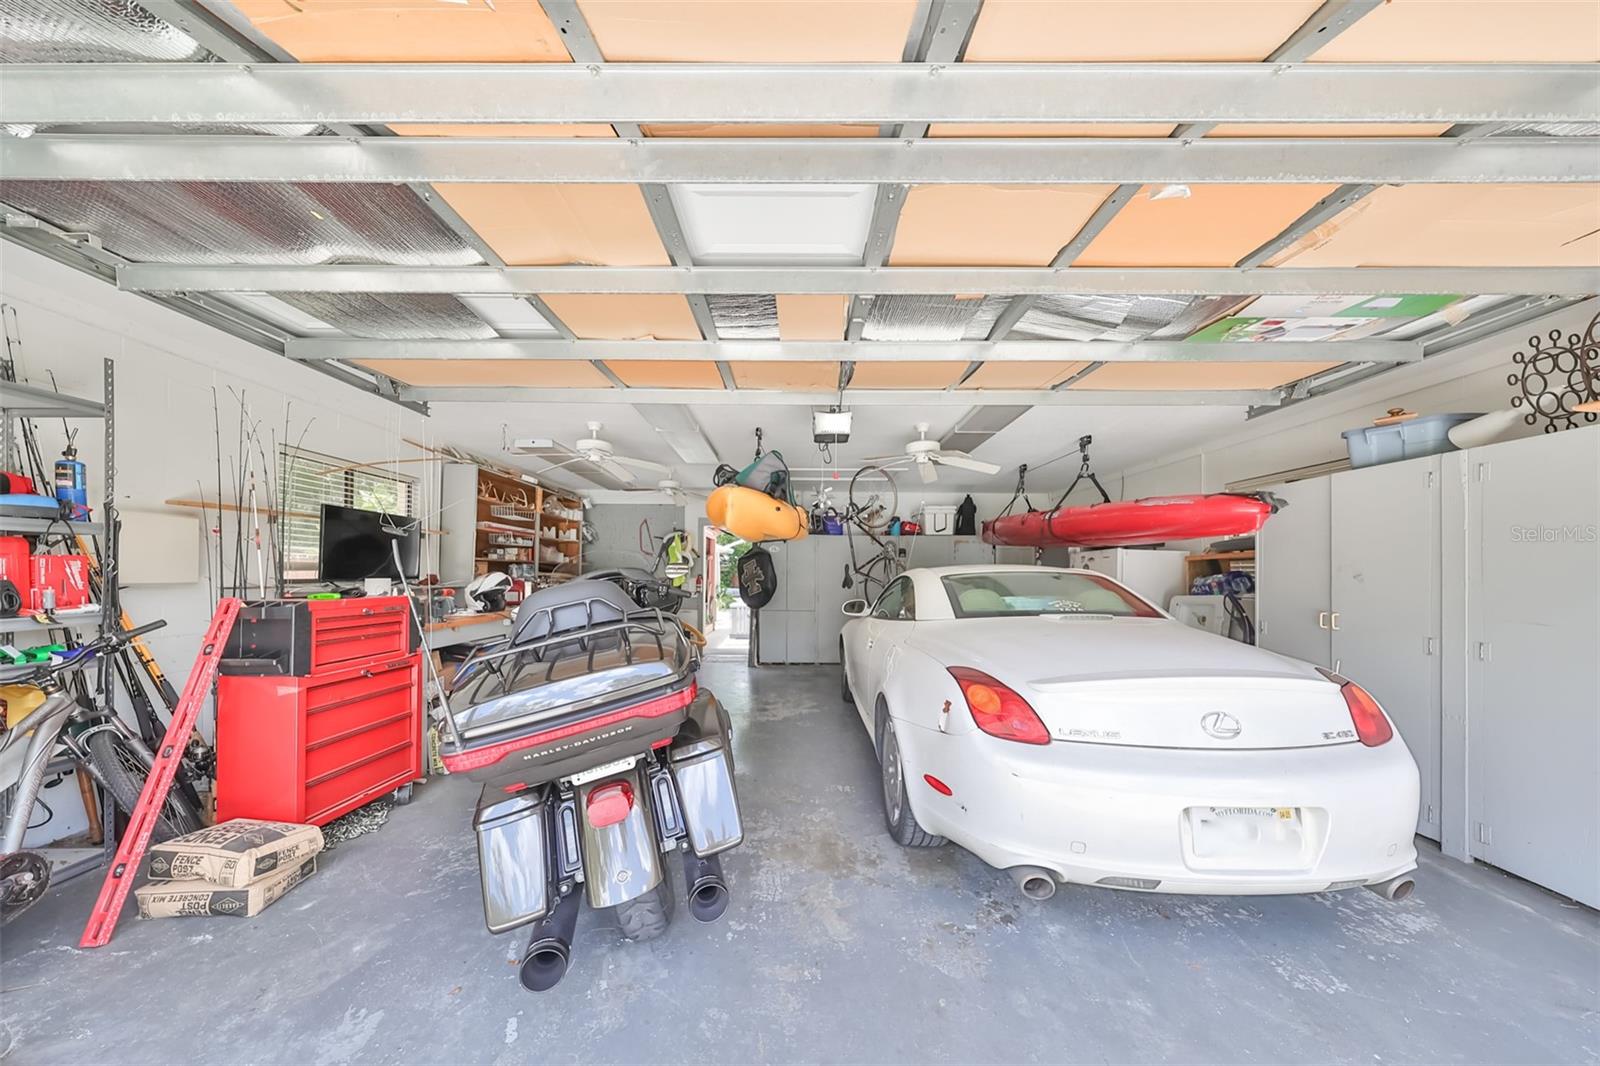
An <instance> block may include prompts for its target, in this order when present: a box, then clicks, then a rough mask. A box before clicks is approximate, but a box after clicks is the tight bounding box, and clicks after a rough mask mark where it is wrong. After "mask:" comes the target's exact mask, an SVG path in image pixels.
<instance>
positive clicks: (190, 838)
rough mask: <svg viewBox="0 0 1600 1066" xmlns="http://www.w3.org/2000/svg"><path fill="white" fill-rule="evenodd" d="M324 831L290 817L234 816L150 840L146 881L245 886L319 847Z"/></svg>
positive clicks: (293, 862) (301, 858)
mask: <svg viewBox="0 0 1600 1066" xmlns="http://www.w3.org/2000/svg"><path fill="white" fill-rule="evenodd" d="M322 843H323V842H322V830H320V829H318V828H317V827H316V826H314V825H295V824H294V823H292V822H262V821H257V820H256V819H253V818H235V819H234V820H233V821H231V822H223V823H222V824H221V825H213V826H208V827H207V828H205V829H200V830H196V831H195V832H193V833H185V834H184V835H183V836H181V837H173V838H172V839H171V840H167V841H163V842H162V843H160V844H152V845H150V857H149V859H148V860H147V861H146V862H145V871H144V872H145V877H146V878H147V879H148V880H150V881H204V882H206V883H207V884H210V885H215V886H218V887H221V888H244V887H245V886H246V885H252V884H254V883H255V882H256V881H258V880H260V879H262V878H264V877H269V876H271V875H272V874H274V873H276V872H277V871H279V870H281V869H283V868H284V867H292V866H296V865H298V864H299V863H301V862H302V861H304V860H306V859H309V858H310V857H311V856H313V855H315V854H317V853H318V852H320V851H321V850H322Z"/></svg>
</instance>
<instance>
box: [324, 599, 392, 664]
mask: <svg viewBox="0 0 1600 1066" xmlns="http://www.w3.org/2000/svg"><path fill="white" fill-rule="evenodd" d="M310 606H311V672H312V673H313V674H315V673H318V672H320V671H323V670H329V669H334V668H337V667H339V666H341V665H343V664H345V663H351V662H355V661H357V660H366V659H370V658H372V657H374V656H378V655H403V654H405V653H406V652H407V651H409V650H410V648H409V647H408V644H409V642H410V633H409V628H410V624H411V618H410V615H409V613H408V611H407V609H406V604H405V601H404V600H402V599H400V598H399V597H395V596H385V597H381V598H378V599H373V600H370V601H363V600H326V601H319V602H314V603H312V604H311V605H310Z"/></svg>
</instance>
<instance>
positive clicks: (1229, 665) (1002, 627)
mask: <svg viewBox="0 0 1600 1066" xmlns="http://www.w3.org/2000/svg"><path fill="white" fill-rule="evenodd" d="M996 623H998V625H996ZM970 624H971V620H963V621H962V622H960V623H956V625H970ZM983 624H984V625H986V626H993V627H994V628H993V629H992V630H985V631H982V635H981V636H978V637H977V639H974V638H975V636H977V632H978V631H975V630H972V629H967V630H965V631H964V637H957V636H956V635H955V634H954V633H942V634H928V635H927V639H930V641H931V642H937V643H939V644H941V645H943V646H942V647H940V648H939V649H938V652H939V657H940V658H941V660H942V661H945V662H948V663H950V664H952V665H970V666H973V667H975V668H977V669H979V670H982V671H984V672H985V673H988V674H990V675H991V676H993V677H994V678H996V679H997V680H999V681H1001V682H1003V683H1005V684H1007V685H1010V686H1011V687H1012V688H1014V689H1016V691H1017V692H1018V693H1019V694H1020V695H1022V697H1023V698H1024V699H1026V700H1027V701H1028V703H1029V704H1031V705H1032V706H1033V709H1034V710H1035V711H1037V712H1038V714H1039V717H1040V719H1042V720H1043V722H1044V724H1045V727H1046V728H1047V729H1048V730H1049V731H1050V735H1051V737H1052V738H1053V739H1054V740H1058V741H1068V742H1074V743H1084V744H1111V745H1133V746H1138V747H1154V748H1192V749H1206V748H1222V749H1233V750H1244V749H1261V748H1303V747H1317V746H1322V745H1327V744H1345V743H1351V742H1353V741H1354V740H1355V739H1356V736H1355V731H1354V727H1353V724H1352V723H1351V721H1350V713H1349V710H1348V708H1347V707H1346V706H1345V703H1344V699H1343V697H1342V696H1341V695H1340V693H1339V689H1338V686H1336V685H1334V684H1332V683H1330V682H1328V681H1327V680H1325V679H1324V678H1323V677H1321V676H1320V675H1319V674H1317V673H1316V671H1315V670H1314V669H1313V668H1312V667H1310V666H1308V665H1306V664H1304V663H1299V662H1296V661H1294V660H1291V659H1285V658H1282V657H1280V656H1277V655H1273V654H1271V653H1270V652H1265V651H1262V650H1261V649H1258V648H1254V647H1251V646H1249V645H1246V644H1240V643H1238V642H1237V641H1231V640H1227V639H1225V638H1222V637H1217V636H1214V635H1211V634H1208V633H1203V632H1200V631H1198V630H1194V629H1190V628H1189V627H1187V626H1184V625H1182V624H1181V623H1178V622H1173V621H1170V620H1168V619H1142V618H1107V617H1104V616H1085V615H1052V616H1041V617H1037V618H1035V617H1029V618H1007V619H986V620H983ZM944 625H950V624H949V623H945V624H944ZM921 629H922V627H920V626H919V631H920V630H921ZM920 636H922V634H921V633H920V632H919V637H920ZM918 642H919V643H920V642H921V641H918ZM976 649H994V651H992V652H991V653H990V654H987V655H985V654H981V653H979V652H978V651H977V650H976Z"/></svg>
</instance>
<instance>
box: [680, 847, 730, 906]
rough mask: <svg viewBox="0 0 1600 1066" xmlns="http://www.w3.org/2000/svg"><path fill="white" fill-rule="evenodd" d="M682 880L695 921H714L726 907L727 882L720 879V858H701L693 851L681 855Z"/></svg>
mask: <svg viewBox="0 0 1600 1066" xmlns="http://www.w3.org/2000/svg"><path fill="white" fill-rule="evenodd" d="M683 874H684V882H685V883H686V884H687V885H688V899H689V913H690V914H691V915H693V916H694V920H695V921H697V922H714V921H716V920H717V919H718V918H721V917H722V912H723V911H726V910H727V909H728V883H727V882H726V881H724V880H723V879H722V860H721V859H720V858H718V857H717V856H715V855H713V856H711V857H710V858H709V859H702V858H701V857H700V856H698V855H696V854H695V853H694V852H692V851H691V852H687V853H685V854H684V856H683Z"/></svg>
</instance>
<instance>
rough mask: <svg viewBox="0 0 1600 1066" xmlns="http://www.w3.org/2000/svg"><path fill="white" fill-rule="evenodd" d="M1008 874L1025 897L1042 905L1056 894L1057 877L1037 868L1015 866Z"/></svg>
mask: <svg viewBox="0 0 1600 1066" xmlns="http://www.w3.org/2000/svg"><path fill="white" fill-rule="evenodd" d="M1006 873H1008V874H1010V875H1011V880H1013V881H1015V882H1016V883H1017V888H1018V889H1019V890H1020V891H1021V892H1022V894H1023V895H1024V896H1027V897H1028V898H1029V899H1031V900H1037V901H1038V902H1040V903H1042V902H1044V901H1045V900H1047V899H1049V898H1050V897H1051V896H1053V895H1055V894H1056V877H1055V874H1053V873H1051V872H1050V871H1049V870H1043V869H1040V868H1039V867H1037V866H1013V867H1011V868H1010V869H1009V870H1007V871H1006Z"/></svg>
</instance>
